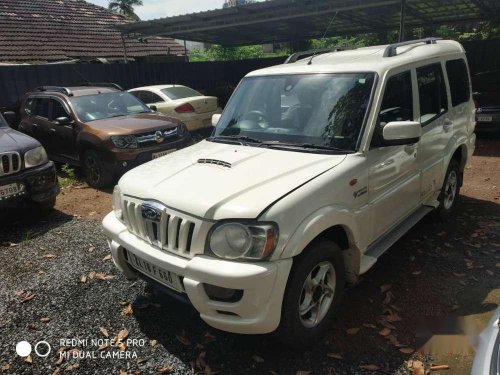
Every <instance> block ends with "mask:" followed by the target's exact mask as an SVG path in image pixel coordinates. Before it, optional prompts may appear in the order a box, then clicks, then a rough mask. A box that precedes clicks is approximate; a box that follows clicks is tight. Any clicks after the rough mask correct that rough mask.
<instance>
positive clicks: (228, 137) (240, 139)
mask: <svg viewBox="0 0 500 375" xmlns="http://www.w3.org/2000/svg"><path fill="white" fill-rule="evenodd" d="M210 140H213V141H218V140H222V141H236V142H237V143H242V142H247V143H258V144H261V143H262V141H261V140H260V139H257V138H252V137H249V136H246V135H216V136H214V137H210Z"/></svg>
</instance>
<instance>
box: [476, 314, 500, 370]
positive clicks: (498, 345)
mask: <svg viewBox="0 0 500 375" xmlns="http://www.w3.org/2000/svg"><path fill="white" fill-rule="evenodd" d="M499 331H500V308H498V309H497V311H496V312H495V314H493V317H492V318H491V320H490V321H489V323H488V325H487V326H486V328H485V330H484V331H483V332H482V333H481V335H480V336H479V347H478V349H477V351H476V356H475V358H474V363H473V364H472V370H471V375H493V374H495V375H497V374H500V333H499Z"/></svg>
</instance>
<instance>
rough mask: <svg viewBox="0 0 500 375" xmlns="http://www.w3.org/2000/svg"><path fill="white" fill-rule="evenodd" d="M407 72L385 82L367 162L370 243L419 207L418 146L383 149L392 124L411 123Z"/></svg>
mask: <svg viewBox="0 0 500 375" xmlns="http://www.w3.org/2000/svg"><path fill="white" fill-rule="evenodd" d="M413 87H414V85H413V84H412V75H411V72H410V70H407V71H403V72H398V73H396V74H393V75H392V76H391V77H389V78H388V80H387V84H386V87H385V91H384V96H383V100H382V104H381V106H380V110H379V116H378V119H377V125H376V127H375V129H374V133H373V137H372V142H371V146H370V150H369V151H368V155H367V160H369V161H370V166H369V189H368V194H369V200H370V205H371V219H370V222H371V228H370V229H371V230H370V233H371V236H370V238H371V241H370V242H373V241H375V240H376V239H377V238H379V237H380V236H381V235H383V234H384V233H385V232H387V231H389V230H390V229H391V228H392V227H393V226H394V225H395V224H397V223H398V222H399V221H401V220H402V219H404V218H405V217H406V216H407V215H409V214H410V213H411V212H412V211H413V210H414V209H416V208H417V207H418V205H419V194H420V173H419V169H418V162H417V147H418V143H416V144H413V145H406V146H384V144H383V139H382V130H383V128H384V126H385V125H386V124H387V123H389V122H391V121H414V114H415V112H414V103H415V99H414V97H415V95H414V94H415V91H414V89H413Z"/></svg>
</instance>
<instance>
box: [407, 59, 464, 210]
mask: <svg viewBox="0 0 500 375" xmlns="http://www.w3.org/2000/svg"><path fill="white" fill-rule="evenodd" d="M416 75H417V86H418V98H419V109H420V113H419V121H420V124H421V125H422V137H421V139H420V146H419V150H418V163H419V168H420V171H421V173H422V191H421V196H422V200H423V201H424V202H425V201H427V200H428V199H433V197H434V196H435V194H437V192H438V191H439V190H440V189H441V185H442V178H443V175H444V171H443V169H444V166H443V165H444V162H443V160H444V159H443V158H444V153H445V149H446V145H447V141H448V139H450V137H451V135H452V134H453V133H452V132H453V127H454V126H455V124H454V122H453V121H452V118H453V117H451V114H450V112H449V100H448V91H447V88H446V82H445V79H444V74H443V65H442V63H441V62H436V63H433V64H429V65H424V66H420V67H417V68H416Z"/></svg>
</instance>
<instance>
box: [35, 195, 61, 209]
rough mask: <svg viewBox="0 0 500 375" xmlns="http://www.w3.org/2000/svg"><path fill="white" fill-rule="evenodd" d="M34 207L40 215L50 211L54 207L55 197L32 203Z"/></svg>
mask: <svg viewBox="0 0 500 375" xmlns="http://www.w3.org/2000/svg"><path fill="white" fill-rule="evenodd" d="M34 205H35V207H36V209H37V210H38V211H40V212H41V213H46V212H49V211H52V210H53V209H54V206H55V205H56V197H53V198H50V199H48V200H46V201H43V202H34Z"/></svg>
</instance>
